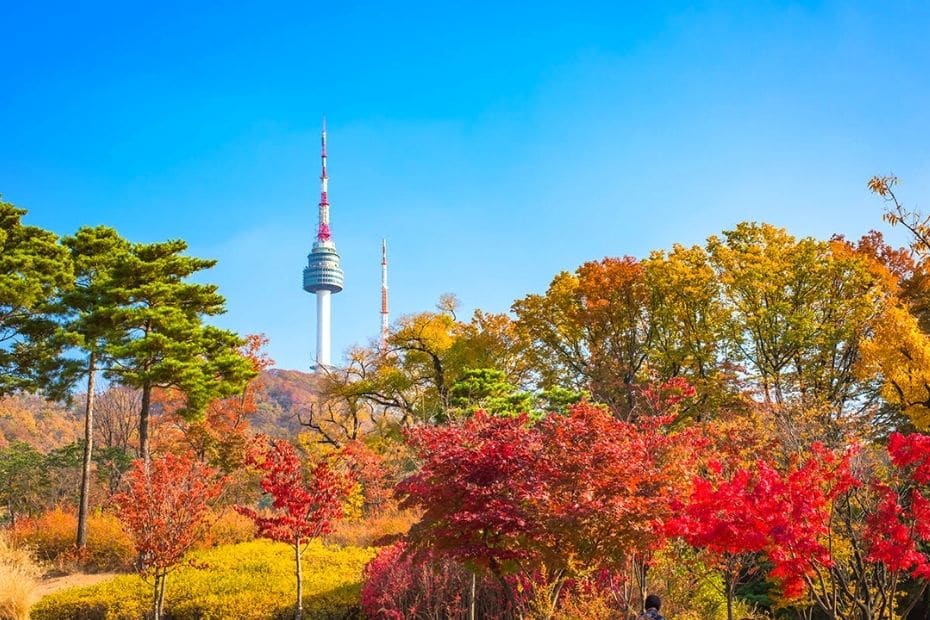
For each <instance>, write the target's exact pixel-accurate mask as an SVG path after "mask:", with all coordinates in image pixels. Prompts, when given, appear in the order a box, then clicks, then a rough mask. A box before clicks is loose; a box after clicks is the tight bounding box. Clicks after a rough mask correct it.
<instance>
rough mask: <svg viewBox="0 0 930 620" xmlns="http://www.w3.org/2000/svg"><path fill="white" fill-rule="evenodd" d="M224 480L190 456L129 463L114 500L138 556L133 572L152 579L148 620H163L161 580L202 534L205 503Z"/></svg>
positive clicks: (219, 489) (208, 501)
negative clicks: (151, 618) (123, 486)
mask: <svg viewBox="0 0 930 620" xmlns="http://www.w3.org/2000/svg"><path fill="white" fill-rule="evenodd" d="M224 482H225V481H224V479H222V478H219V477H217V472H216V470H214V469H213V468H212V467H210V466H208V465H206V464H204V463H201V462H200V461H198V460H197V459H195V458H193V457H192V456H189V455H182V456H176V455H173V454H166V455H165V456H163V457H159V458H155V459H152V462H151V464H150V465H149V467H146V466H145V463H144V462H143V461H142V460H137V461H135V462H134V463H133V467H132V469H131V470H130V471H129V472H128V473H127V474H126V485H127V488H126V490H125V491H124V492H122V493H119V494H117V495H115V496H114V497H113V502H114V504H115V505H116V507H117V510H118V515H119V518H120V520H121V521H122V522H123V525H124V526H125V528H126V529H127V530H128V531H129V533H130V534H131V536H132V538H133V541H134V543H135V546H136V549H137V551H138V552H139V559H138V566H137V568H138V570H139V572H140V574H141V575H143V576H150V577H152V578H153V591H152V615H153V617H154V618H155V620H159V619H160V618H161V617H162V613H163V605H164V599H165V580H166V577H167V575H168V573H169V572H171V570H172V569H173V568H174V567H175V566H176V565H177V564H178V562H180V561H181V559H182V558H183V557H184V554H185V553H187V551H188V550H190V548H191V547H192V546H193V545H194V543H195V542H197V540H198V537H199V536H200V535H201V534H202V533H203V530H204V527H205V525H206V520H207V515H208V514H209V503H210V502H211V501H212V500H214V499H216V498H217V497H218V496H219V495H220V493H221V492H222V490H223V485H224Z"/></svg>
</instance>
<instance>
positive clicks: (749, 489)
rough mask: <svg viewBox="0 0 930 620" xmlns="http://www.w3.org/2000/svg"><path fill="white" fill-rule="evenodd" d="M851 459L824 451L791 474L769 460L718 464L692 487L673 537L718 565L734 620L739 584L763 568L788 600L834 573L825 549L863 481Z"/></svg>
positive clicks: (673, 524) (795, 465)
mask: <svg viewBox="0 0 930 620" xmlns="http://www.w3.org/2000/svg"><path fill="white" fill-rule="evenodd" d="M850 458H851V453H847V454H844V455H841V456H839V457H838V456H836V455H834V454H833V453H832V452H830V451H829V450H827V449H826V448H824V447H823V446H820V445H816V444H815V445H814V446H813V447H812V450H811V455H810V456H809V457H808V458H806V459H804V460H803V461H795V462H792V463H791V464H789V466H788V467H787V468H785V470H784V471H780V470H779V469H777V468H776V467H775V466H774V465H773V464H772V463H770V462H768V461H766V460H759V461H757V462H756V463H754V464H749V465H747V464H740V465H737V466H735V467H731V468H726V467H724V465H723V464H722V463H720V462H719V461H715V462H711V463H710V464H709V466H708V469H707V472H706V473H704V474H703V475H700V476H697V477H695V478H694V480H693V482H692V489H691V493H690V495H689V496H688V497H687V498H686V500H685V501H683V502H678V503H677V505H675V506H674V507H675V509H676V510H677V512H678V516H677V517H675V518H674V519H671V520H669V521H668V523H667V524H666V531H667V532H668V533H669V534H671V535H674V536H678V537H680V538H682V539H684V540H685V541H687V542H688V543H689V544H690V545H692V546H693V547H695V548H698V549H702V550H704V551H707V552H708V557H709V558H712V559H716V561H717V565H718V567H719V568H720V569H721V571H722V573H723V577H724V589H725V591H724V594H725V595H726V599H727V617H728V618H730V619H731V620H732V617H733V599H734V594H735V589H736V586H737V584H738V582H739V579H740V576H741V574H743V573H746V572H752V571H753V570H755V569H757V568H758V562H757V560H758V559H759V558H762V557H765V558H766V559H767V560H768V562H769V564H770V565H771V569H770V571H769V576H770V577H771V578H773V579H774V580H775V581H776V582H778V583H779V584H780V586H781V589H782V592H783V594H784V595H785V597H786V598H788V599H792V598H796V597H798V596H800V595H801V594H803V593H804V592H805V591H806V590H807V586H808V578H809V577H810V576H811V574H812V573H814V571H815V569H816V568H817V567H818V566H821V567H830V566H831V565H832V563H833V558H832V557H831V554H830V551H829V549H828V547H827V546H825V544H824V539H825V537H826V536H827V535H828V534H829V532H830V519H831V514H832V509H833V505H834V502H835V500H836V498H837V497H839V496H840V495H841V494H843V493H845V492H846V491H848V490H849V489H850V488H852V487H853V486H856V485H858V484H859V481H858V480H857V479H856V478H854V477H853V475H852V472H851V467H850Z"/></svg>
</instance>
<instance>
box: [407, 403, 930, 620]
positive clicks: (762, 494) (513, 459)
mask: <svg viewBox="0 0 930 620" xmlns="http://www.w3.org/2000/svg"><path fill="white" fill-rule="evenodd" d="M676 404H677V402H674V399H673V402H672V403H671V404H670V405H669V406H671V407H674V406H675V405H676ZM666 413H667V411H666ZM674 419H675V416H674V415H664V416H663V415H659V416H655V417H648V418H644V419H642V420H640V421H639V422H638V423H636V424H632V423H627V422H623V421H620V420H618V419H616V418H615V417H614V416H612V415H611V414H610V413H609V412H608V411H607V410H606V409H605V408H601V407H597V406H593V405H590V404H586V403H583V404H580V405H577V406H575V407H573V408H572V409H571V410H570V412H569V413H568V414H567V415H564V416H563V415H558V414H550V415H549V416H547V417H545V418H543V419H542V420H540V421H539V422H536V423H532V422H531V421H530V420H529V419H528V418H527V417H526V416H518V417H494V416H490V415H488V414H485V413H484V412H478V413H477V414H476V415H475V416H474V417H472V418H470V419H468V420H465V421H463V422H461V423H459V424H456V425H451V426H446V427H422V428H418V429H414V430H413V431H411V432H410V433H409V435H408V441H409V443H410V444H411V446H412V447H413V448H414V449H415V451H416V453H417V454H418V456H419V458H420V460H421V467H420V469H419V470H418V471H417V472H416V473H414V474H412V475H411V476H410V477H408V478H407V479H406V480H404V481H403V482H402V483H401V484H400V485H399V486H398V493H399V494H400V496H401V497H402V498H403V505H404V506H407V507H414V508H418V509H420V510H422V511H423V517H422V519H421V521H420V522H419V523H418V524H416V525H415V526H414V527H413V528H412V529H411V531H410V534H409V537H408V542H409V543H410V544H411V545H412V547H413V548H415V549H422V550H429V552H430V553H434V554H435V553H438V554H440V555H441V556H444V557H450V558H454V559H457V560H461V561H467V562H468V563H469V564H470V565H472V566H477V567H481V568H482V569H484V570H487V571H488V572H489V573H490V574H492V575H494V576H496V577H497V579H498V581H499V583H500V584H501V585H502V586H503V587H504V588H505V590H506V589H507V588H511V591H510V592H509V595H510V597H511V600H513V598H514V595H515V592H514V591H513V590H512V586H513V584H514V583H517V582H515V581H514V580H513V578H510V576H511V575H515V576H518V577H519V576H522V577H524V578H529V579H531V580H532V581H533V583H534V584H536V585H535V586H534V587H536V588H542V589H543V590H544V591H545V592H546V593H547V594H546V595H547V596H548V598H549V604H550V607H551V608H552V609H555V608H557V606H558V600H559V595H560V592H561V591H562V588H563V586H564V585H565V584H566V583H570V582H572V581H575V582H577V581H578V580H584V579H586V578H588V577H591V576H592V575H595V574H599V573H600V572H601V571H605V570H606V571H611V572H613V573H614V574H616V575H617V576H618V577H619V578H626V579H630V574H629V572H628V571H629V568H630V566H631V565H632V566H633V567H636V566H637V565H639V566H640V567H647V566H648V564H649V562H650V558H651V556H652V554H653V553H654V552H655V551H657V550H658V549H660V548H662V547H663V545H664V544H665V541H666V539H667V538H668V537H671V538H676V539H681V540H683V541H685V542H687V543H688V544H689V545H690V546H692V547H694V548H695V549H698V550H701V551H703V552H704V553H703V555H702V557H704V558H705V561H706V562H707V563H708V564H709V565H711V566H715V567H716V568H718V569H719V570H721V571H722V574H723V575H724V586H725V592H724V594H725V595H726V597H727V599H728V603H729V604H728V608H729V611H730V615H731V617H732V614H733V605H732V603H733V598H734V594H735V589H736V586H737V584H738V582H739V578H740V577H741V576H745V575H746V574H747V571H751V570H752V569H753V568H755V569H756V570H758V568H759V567H760V566H764V567H765V570H766V571H767V575H768V578H769V581H770V583H772V584H773V586H775V587H777V589H778V591H779V593H780V597H781V599H782V600H783V601H785V602H786V603H787V604H791V601H795V600H800V599H802V598H806V597H809V600H810V601H812V602H813V603H814V604H818V605H820V606H821V607H822V608H823V609H824V610H826V611H828V612H832V613H835V612H837V611H839V608H840V603H839V602H837V601H838V599H839V598H842V597H839V596H837V597H834V600H833V601H831V600H829V597H826V596H824V592H823V590H822V588H821V587H820V586H819V584H821V583H824V582H825V580H826V581H829V578H830V575H831V574H832V575H833V577H835V578H836V580H839V579H847V583H848V582H849V581H855V580H856V579H861V580H862V584H860V585H858V586H857V585H850V586H849V587H850V588H851V589H850V599H855V598H856V597H858V596H860V594H861V591H862V589H863V588H864V589H869V588H871V589H872V590H875V589H876V588H878V589H879V590H881V588H886V589H887V592H886V594H888V595H889V596H888V600H890V601H894V600H895V596H894V589H895V588H896V587H897V584H899V583H900V579H898V578H897V577H895V580H894V581H893V582H882V583H881V584H877V583H876V581H875V575H886V574H894V575H900V576H901V577H902V578H903V576H905V575H909V576H910V577H912V578H916V579H921V580H924V581H927V580H928V579H930V558H928V557H927V554H926V553H925V552H924V551H923V549H925V548H926V547H925V543H928V542H930V525H928V524H930V500H928V497H930V492H928V486H930V437H927V436H923V435H910V436H902V435H893V436H892V437H891V439H890V442H889V445H888V450H887V453H886V454H885V456H884V457H882V455H881V454H874V453H873V454H869V455H865V454H864V453H863V452H862V451H861V450H860V449H859V448H858V447H856V446H855V445H853V446H852V447H850V448H848V449H845V450H842V451H836V450H831V449H828V448H827V447H825V446H823V445H821V444H814V445H813V446H811V447H810V448H809V450H808V451H807V452H806V453H805V454H804V455H803V456H795V457H782V458H781V459H779V458H776V457H775V456H773V455H766V454H764V453H763V454H760V455H759V458H758V459H756V460H754V461H752V460H745V459H743V460H741V459H740V458H737V457H735V456H731V455H728V454H727V453H726V452H725V451H719V452H714V451H713V443H714V439H713V438H709V437H708V436H707V432H708V431H707V430H706V428H703V427H701V426H691V427H685V428H684V429H679V430H675V431H671V430H670V423H671V422H673V421H674ZM717 440H718V441H719V438H717ZM691 448H694V449H693V450H692V449H691ZM708 452H709V453H710V454H711V455H712V456H711V457H710V458H708V457H706V456H703V457H700V458H699V456H698V455H699V454H704V455H706V454H707V453H708ZM882 458H884V459H887V460H888V461H890V462H889V465H890V469H889V468H888V467H882V466H880V461H881V460H882ZM721 459H722V460H721ZM843 515H852V516H849V517H848V518H846V517H844V516H843ZM855 515H860V516H855ZM844 519H846V520H845V521H844ZM850 546H851V547H852V549H853V552H854V553H855V554H857V556H858V557H861V558H863V561H864V562H866V563H870V566H877V567H883V568H882V569H881V570H872V569H867V570H864V571H863V573H862V574H861V575H859V576H858V577H857V575H856V574H852V575H850V576H847V575H842V576H841V575H840V574H839V573H840V571H843V570H846V568H843V567H841V566H840V564H842V562H844V561H845V560H846V559H847V556H848V555H849V553H850ZM838 549H839V551H838ZM837 553H839V554H840V556H837V555H836V554H837ZM625 571H627V572H626V573H625ZM847 602H849V601H847ZM890 604H893V603H890ZM627 605H629V606H630V607H631V608H632V607H634V601H627ZM876 609H877V607H876ZM870 613H872V612H870ZM868 617H872V616H868ZM875 617H878V616H875Z"/></svg>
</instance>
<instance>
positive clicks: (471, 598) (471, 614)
mask: <svg viewBox="0 0 930 620" xmlns="http://www.w3.org/2000/svg"><path fill="white" fill-rule="evenodd" d="M477 580H478V576H477V575H476V574H475V573H474V572H472V574H471V591H470V592H469V595H468V620H475V582H476V581H477Z"/></svg>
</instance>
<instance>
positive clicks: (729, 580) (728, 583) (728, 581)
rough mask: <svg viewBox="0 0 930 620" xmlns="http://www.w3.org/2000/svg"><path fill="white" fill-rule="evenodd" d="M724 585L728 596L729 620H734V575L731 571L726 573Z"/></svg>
mask: <svg viewBox="0 0 930 620" xmlns="http://www.w3.org/2000/svg"><path fill="white" fill-rule="evenodd" d="M723 580H724V583H723V587H724V588H726V591H727V592H726V594H727V620H733V590H734V587H733V581H734V578H733V575H732V574H731V572H730V571H729V570H727V571H726V574H725V575H724V577H723Z"/></svg>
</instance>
